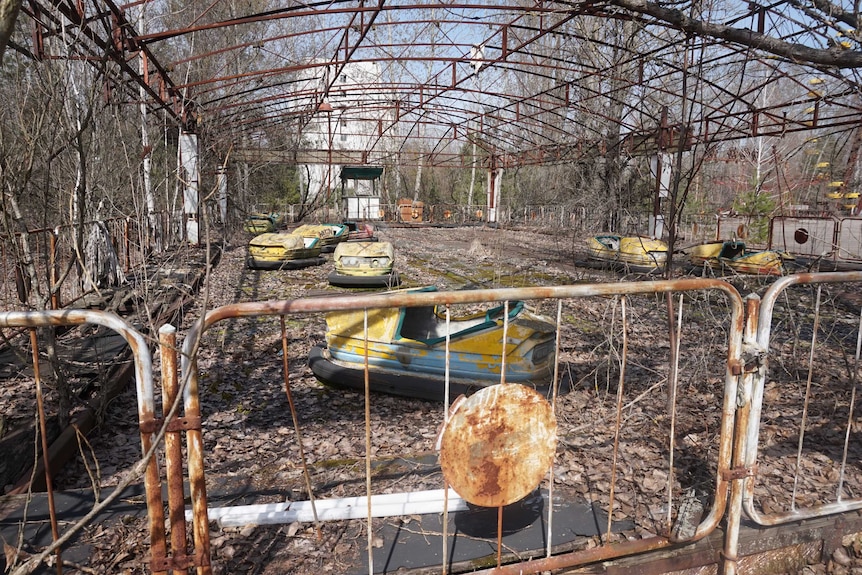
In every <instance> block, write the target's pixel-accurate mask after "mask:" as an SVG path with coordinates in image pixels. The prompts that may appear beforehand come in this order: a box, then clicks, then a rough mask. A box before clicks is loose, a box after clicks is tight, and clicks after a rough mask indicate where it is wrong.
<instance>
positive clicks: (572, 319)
mask: <svg viewBox="0 0 862 575" xmlns="http://www.w3.org/2000/svg"><path fill="white" fill-rule="evenodd" d="M379 236H380V239H382V240H387V241H391V242H392V243H393V244H394V246H395V250H396V265H395V268H396V270H397V271H398V272H399V274H400V275H401V277H402V280H403V285H404V286H405V287H413V286H422V285H436V286H437V287H438V289H441V290H448V289H469V288H493V287H525V286H542V285H566V284H575V283H585V282H590V283H603V282H616V281H619V280H621V279H624V280H631V281H638V280H642V279H644V278H642V277H637V276H633V275H630V276H622V275H621V274H619V273H616V272H611V271H607V270H601V269H590V268H583V267H576V266H575V262H576V261H579V260H580V259H582V255H583V254H581V253H580V251H579V250H580V246H581V245H582V244H583V242H582V241H581V240H579V239H573V238H571V237H562V236H552V235H542V234H536V233H533V232H529V231H519V230H502V229H488V228H478V227H477V228H467V229H446V228H428V229H419V230H417V229H408V228H394V227H393V228H382V229H380V230H379ZM247 239H248V238H243V237H238V238H236V239H235V240H234V242H233V243H232V244H231V245H227V246H225V248H224V253H223V255H222V258H221V261H220V262H219V264H218V265H217V266H216V267H215V268H214V269H213V270H212V272H211V274H210V277H209V278H208V279H207V281H206V284H205V286H204V288H203V290H202V291H201V293H200V294H199V297H198V299H197V303H196V305H195V307H194V308H193V309H191V310H189V311H188V312H186V314H185V321H184V323H183V325H181V326H179V328H180V329H179V340H180V341H182V337H183V335H184V334H185V333H187V332H188V329H189V327H190V326H191V325H192V322H193V321H194V320H195V319H197V318H198V317H200V316H201V315H202V314H204V313H205V312H206V311H207V310H208V309H213V308H215V307H218V306H222V305H226V304H230V303H237V302H247V301H264V300H281V299H294V298H299V297H316V296H327V295H333V294H337V293H345V292H348V291H349V290H346V289H342V288H334V287H332V286H330V285H329V284H328V282H327V274H328V272H329V270H330V269H331V264H327V265H324V266H318V267H311V268H306V269H302V270H292V271H259V270H250V269H247V268H246V267H245V256H246V253H245V242H246V241H247ZM729 279H730V281H731V282H732V283H733V284H734V285H735V287H736V288H737V289H738V290H739V292H740V293H741V294H742V295H743V296H745V295H746V294H748V293H752V292H756V293H759V294H762V293H763V292H764V291H765V289H766V288H767V287H768V286H769V285H770V280H764V279H759V278H750V277H748V278H744V277H733V278H729ZM852 292H853V289H848V287H847V286H843V287H841V286H837V287H829V288H824V289H823V291H822V293H821V294H820V298H821V299H820V301H821V303H820V309H821V315H822V318H821V320H820V325H819V329H818V332H817V339H816V343H815V354H816V357H817V358H818V361H817V362H816V364H815V366H814V368H813V373H809V371H808V361H807V360H808V355H809V353H810V351H811V340H812V333H813V332H812V329H813V310H814V309H815V298H816V297H817V292H816V288H810V287H809V288H801V287H800V288H793V289H791V290H789V291H788V293H787V296H785V297H783V298H782V300H781V302H780V303H779V306H778V308H777V310H776V319H775V321H774V325H773V344H772V347H773V353H772V354H771V355H770V379H769V381H768V383H767V386H766V388H765V390H764V407H763V414H762V422H761V431H760V437H761V440H760V450H761V452H760V455H759V462H758V481H757V484H756V488H755V505H756V507H757V508H758V511H759V512H760V513H762V514H770V513H775V512H784V511H786V510H788V509H791V508H792V507H793V506H794V505H795V506H796V507H807V506H811V505H818V504H821V503H824V502H828V501H834V499H835V493H836V485H839V482H840V488H841V490H842V497H843V498H851V497H859V496H860V495H862V470H860V469H859V465H860V463H859V462H860V460H862V453H860V451H862V445H860V442H859V441H858V434H859V429H860V422H859V420H858V417H857V416H856V415H855V414H854V415H852V416H850V417H849V421H850V429H849V433H850V437H851V439H850V441H849V452H848V454H847V458H846V461H847V466H846V468H845V469H844V470H843V471H844V472H843V474H842V473H841V471H842V469H841V461H842V457H843V454H842V450H843V445H844V439H845V434H846V432H847V431H848V430H847V422H848V409H849V405H850V401H851V392H852V384H851V383H848V382H852V381H853V378H852V374H853V371H854V370H855V364H854V355H855V347H856V331H857V324H858V310H859V306H858V303H856V304H853V303H852V302H851V303H848V300H849V299H850V298H849V296H847V294H848V293H852ZM671 302H672V307H673V311H672V314H673V315H672V317H673V320H671V321H669V320H668V300H667V298H666V297H665V295H663V294H655V295H639V296H629V297H627V298H625V301H624V302H623V301H622V300H621V299H620V298H618V297H600V296H595V297H589V298H580V299H574V300H566V301H564V303H563V305H562V309H561V317H562V322H561V323H562V326H561V330H560V331H561V340H560V354H559V360H560V382H561V393H560V395H559V396H558V397H557V400H556V404H555V412H556V418H557V424H558V446H557V452H556V458H555V465H554V472H553V481H554V485H553V492H554V497H555V498H557V497H559V498H561V499H563V500H574V501H584V502H589V503H593V504H595V505H596V506H597V507H598V508H600V509H602V510H605V511H606V510H607V508H608V506H609V503H610V500H611V496H612V493H613V501H614V507H613V513H612V519H613V521H614V522H621V523H620V524H621V525H622V524H625V529H614V530H613V533H611V534H610V535H608V534H607V533H603V535H602V536H601V538H598V537H595V538H581V539H580V540H579V541H575V542H573V543H572V545H571V549H578V548H589V547H594V546H596V545H599V544H602V543H606V542H609V541H610V542H613V541H621V540H632V539H640V538H645V537H650V536H653V535H656V534H666V533H668V532H670V531H671V530H672V529H674V528H676V529H679V528H680V525H679V524H678V523H681V522H682V518H680V517H677V515H678V513H679V505H680V502H681V501H682V500H684V499H685V500H687V501H688V502H692V501H693V502H695V503H696V504H697V505H696V508H697V509H701V510H702V514H703V515H704V516H705V515H706V513H707V512H708V510H709V509H710V507H711V506H712V505H713V503H714V501H713V497H714V489H715V482H716V479H715V476H716V470H717V461H716V460H717V457H718V449H719V435H720V432H721V416H722V406H723V405H722V404H723V402H724V371H725V359H726V354H727V341H728V337H729V326H730V307H729V304H728V301H727V298H726V297H725V296H724V295H722V294H721V293H720V292H717V291H703V292H690V293H686V294H685V296H683V297H680V296H679V295H678V294H675V295H674V296H673V298H672V299H671ZM529 305H530V306H531V307H533V308H534V309H536V310H537V311H539V312H540V313H543V314H545V315H547V316H548V317H550V318H556V314H557V307H556V306H557V304H556V302H554V301H543V302H529ZM680 307H681V308H682V321H681V322H680V323H679V327H677V316H676V314H677V313H679V310H680ZM285 325H286V338H287V350H288V361H287V363H288V372H289V373H288V376H289V377H288V378H289V382H290V390H291V394H292V398H293V401H294V405H295V408H296V414H297V417H298V421H299V430H298V432H297V429H296V428H295V427H294V425H293V420H292V417H291V411H290V406H289V403H288V399H287V395H286V393H285V384H284V373H283V363H282V359H283V358H282V334H281V323H280V319H279V318H278V317H260V318H243V319H235V320H227V321H222V322H220V323H218V324H216V325H215V326H213V327H212V328H211V329H210V330H209V331H208V332H207V333H206V334H205V336H204V337H203V341H202V343H201V347H200V350H199V356H198V369H199V384H200V394H201V406H202V413H203V423H202V425H203V439H204V448H205V467H206V469H205V472H206V478H207V491H208V493H209V494H210V498H211V501H210V504H211V505H214V504H215V503H214V501H217V502H218V504H220V505H225V506H227V505H234V504H244V503H247V502H250V501H251V500H250V499H248V496H249V494H254V495H255V498H254V502H255V503H262V502H268V503H269V502H271V503H274V502H283V501H285V499H290V500H297V501H298V500H307V499H308V498H309V494H308V489H307V487H306V479H305V475H304V471H303V465H302V461H303V458H302V456H303V455H304V458H305V460H306V462H307V465H308V473H309V480H310V484H311V488H312V490H313V495H314V497H315V499H327V498H339V497H348V496H363V495H365V494H366V484H365V481H366V480H365V456H366V441H365V433H366V420H365V405H364V398H363V395H362V394H359V393H356V392H353V391H348V390H343V389H336V388H332V387H327V386H324V385H322V384H321V383H319V382H318V381H317V380H316V379H315V378H314V377H313V375H312V374H311V372H310V370H309V369H308V367H307V363H306V362H307V357H308V353H309V350H310V349H311V347H312V346H314V345H317V344H321V343H323V337H324V330H325V322H324V318H323V316H322V315H296V316H289V317H286V318H285ZM669 326H673V329H679V341H680V356H679V362H678V366H677V378H676V379H677V383H676V389H677V393H676V397H675V398H673V399H672V398H671V394H669V389H670V386H669V377H670V376H671V372H672V370H671V369H670V368H669V366H670V360H669V358H670V338H669V329H670V328H669ZM624 351H625V355H624ZM155 359H156V367H155V368H154V369H155V370H156V373H159V372H158V369H159V368H158V357H156V358H155ZM621 374H622V377H621ZM809 381H810V382H811V383H810V384H809ZM806 396H807V397H809V401H808V404H807V406H806V403H805V398H806ZM135 401H136V400H135V394H134V390H129V391H128V392H127V393H125V394H124V395H123V396H121V397H120V398H119V399H118V400H117V401H116V402H115V403H114V405H112V407H111V409H110V411H109V412H108V413H107V414H105V420H104V425H103V429H104V430H105V431H104V432H103V433H100V434H96V435H95V436H93V437H91V438H90V444H91V448H92V457H93V458H95V461H96V462H97V463H98V467H97V468H96V469H97V471H96V472H95V473H94V472H93V469H94V465H93V463H92V462H90V463H89V465H88V466H89V468H90V472H89V473H88V472H87V469H86V468H85V466H84V464H83V462H82V461H81V460H80V458H79V460H77V461H75V462H74V463H72V464H70V465H68V466H67V467H66V468H65V469H64V470H63V471H62V472H61V474H60V476H59V477H57V479H56V483H57V486H58V487H59V488H60V489H73V488H75V489H77V488H80V489H86V488H90V487H91V486H92V484H93V483H94V482H95V483H97V484H98V485H99V487H100V488H108V487H110V486H112V485H116V484H117V482H118V480H119V477H120V475H121V474H122V472H123V471H124V470H126V469H128V468H129V467H130V466H131V465H132V464H133V463H134V461H135V459H136V458H137V457H138V456H139V454H140V439H139V435H138V429H137V425H136V417H135V413H136V403H135ZM672 401H673V403H671V402H672ZM803 411H804V412H805V413H804V418H805V419H803ZM443 415H444V414H443V406H442V405H440V404H437V403H434V402H425V401H417V400H409V399H403V398H397V397H392V396H387V395H381V394H373V396H372V403H371V407H370V420H369V421H368V425H369V426H370V433H371V437H372V444H371V448H370V455H371V459H372V462H373V472H372V490H373V492H374V493H397V492H410V491H417V490H425V489H440V488H442V487H443V486H444V481H443V477H442V474H441V472H440V468H439V464H438V462H437V454H436V451H435V443H436V440H437V437H438V434H439V432H440V429H441V426H442V423H443ZM617 421H619V429H620V433H619V435H617V434H616V433H615V429H616V427H617ZM802 421H805V434H804V441H803V445H802V446H803V448H802V452H801V456H799V457H798V456H797V452H798V450H797V447H798V444H799V437H800V427H801V423H800V422H802ZM671 435H672V437H673V450H672V451H671V450H670V449H669V444H670V438H671ZM298 437H301V441H302V452H301V450H300V444H299V439H298ZM671 454H672V460H671ZM161 464H162V469H163V462H161ZM671 469H672V472H671V471H670V470H671ZM541 487H542V488H543V489H547V488H548V487H550V485H549V478H546V479H545V480H544V481H543V485H542V486H541ZM669 488H670V489H671V490H672V496H673V501H674V503H673V505H672V506H671V508H670V510H669V508H668V489H669ZM231 494H233V496H231ZM698 518H699V517H694V518H693V519H692V518H686V520H687V521H689V522H691V521H693V522H694V523H695V524H696V522H697V520H698ZM678 519H679V520H680V521H677V520H678ZM396 524H397V525H399V526H400V527H401V528H403V529H404V530H407V531H414V532H420V533H421V529H422V527H421V525H420V521H419V518H418V517H416V516H413V517H394V518H386V519H376V520H375V523H374V525H375V527H376V529H375V532H374V533H373V534H372V536H371V538H369V537H368V535H367V533H366V524H365V522H364V521H360V520H352V521H332V522H323V523H321V524H320V525H319V527H315V526H314V525H313V524H309V523H292V524H287V525H275V526H246V527H219V526H218V525H217V524H216V523H215V522H212V523H211V532H210V537H211V542H212V558H213V570H214V572H215V573H219V574H227V573H257V574H276V573H279V574H281V573H294V574H297V575H311V574H315V575H319V574H320V573H345V574H346V573H355V572H356V569H357V558H360V557H363V556H364V555H365V554H366V553H367V551H366V548H367V545H368V542H369V540H370V541H371V544H372V546H373V547H381V546H383V545H384V544H385V543H386V541H385V539H384V537H385V535H384V531H383V529H382V528H383V527H385V526H386V525H396ZM492 531H493V529H492ZM82 540H83V541H84V542H85V543H87V544H89V545H91V546H92V549H93V554H92V557H91V559H90V562H89V564H88V568H89V569H91V570H93V572H99V573H128V574H132V573H148V572H149V568H148V559H149V537H148V534H147V526H146V520H145V517H142V516H129V517H128V519H127V520H123V521H120V522H114V523H111V524H95V525H90V526H88V527H87V528H86V529H85V534H84V536H83V537H82ZM490 541H491V542H492V544H495V541H496V540H495V537H492V538H491V539H490ZM843 543H844V546H839V547H838V549H837V550H836V552H835V554H833V557H832V558H830V559H829V561H827V562H825V563H818V564H812V565H808V566H805V567H804V569H803V570H804V572H808V573H850V572H859V571H858V570H859V569H862V561H860V559H859V551H860V543H859V542H858V541H857V540H856V539H855V538H851V539H848V540H846V541H844V542H843ZM438 571H439V569H438ZM432 572H434V571H433V570H432Z"/></svg>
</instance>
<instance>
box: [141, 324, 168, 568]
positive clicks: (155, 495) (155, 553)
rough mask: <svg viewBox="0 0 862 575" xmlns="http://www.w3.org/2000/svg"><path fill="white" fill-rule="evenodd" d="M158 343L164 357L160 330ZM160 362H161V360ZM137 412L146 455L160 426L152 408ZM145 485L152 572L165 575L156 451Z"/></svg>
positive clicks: (145, 474) (161, 503) (165, 554)
mask: <svg viewBox="0 0 862 575" xmlns="http://www.w3.org/2000/svg"><path fill="white" fill-rule="evenodd" d="M162 329H164V328H162ZM159 346H160V352H161V356H162V358H164V357H165V355H166V352H165V348H166V347H167V346H166V344H165V342H164V338H163V335H162V330H159ZM162 361H163V362H164V359H162ZM163 385H164V383H163ZM140 399H141V398H139V400H140ZM149 399H153V398H149ZM139 411H141V413H140V415H139V417H140V423H139V424H140V428H141V449H142V451H143V453H145V454H146V453H148V452H149V451H150V450H151V449H152V447H153V434H154V433H155V432H156V431H158V427H159V425H158V422H157V421H156V419H155V414H154V413H153V411H152V409H146V410H141V409H140V401H139ZM144 486H145V488H146V493H147V519H148V521H149V533H150V568H151V569H152V570H153V573H154V574H158V575H161V574H163V573H164V574H166V573H167V570H166V568H165V566H166V565H167V542H166V541H165V508H164V502H163V501H162V479H161V477H160V475H159V463H158V460H157V458H156V457H155V454H153V457H152V458H150V460H149V461H148V462H147V469H146V472H145V473H144Z"/></svg>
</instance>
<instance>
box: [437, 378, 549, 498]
mask: <svg viewBox="0 0 862 575" xmlns="http://www.w3.org/2000/svg"><path fill="white" fill-rule="evenodd" d="M555 449H556V420H555V419H554V415H553V410H552V409H551V406H550V404H549V403H548V402H547V400H545V398H544V397H542V396H541V395H539V394H538V393H537V392H536V391H535V390H533V389H532V388H529V387H527V386H523V385H519V384H498V385H494V386H491V387H488V388H484V389H482V390H480V391H479V392H477V393H476V394H474V395H473V396H471V397H469V398H467V399H466V400H465V401H464V402H463V403H462V405H460V406H459V408H458V410H457V411H455V412H454V413H453V415H452V417H451V418H450V419H449V421H448V422H447V423H446V425H445V427H444V429H443V432H442V435H441V441H440V464H441V467H442V469H443V475H444V476H445V477H446V480H447V482H448V483H449V484H450V485H451V486H452V488H453V489H455V491H456V492H458V494H459V495H461V497H463V498H464V499H466V500H467V501H469V502H470V503H473V504H474V505H481V506H485V507H497V506H501V505H508V504H509V503H514V502H515V501H518V500H519V499H522V498H523V497H524V496H526V495H527V494H529V493H530V492H531V491H532V490H533V489H535V487H536V486H537V485H538V484H539V482H541V480H542V478H543V477H544V475H545V473H547V470H548V469H549V467H550V465H551V463H552V462H553V458H554V451H555Z"/></svg>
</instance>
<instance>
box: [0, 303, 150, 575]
mask: <svg viewBox="0 0 862 575" xmlns="http://www.w3.org/2000/svg"><path fill="white" fill-rule="evenodd" d="M85 324H89V325H97V326H102V327H105V328H108V329H110V330H113V331H114V332H116V333H117V334H118V335H119V336H121V337H122V338H123V339H124V340H125V341H126V343H128V345H129V347H130V349H131V352H132V356H133V358H134V365H135V378H136V382H137V383H136V385H137V395H138V418H139V421H140V423H141V448H142V451H143V453H144V455H145V458H144V459H143V460H142V461H144V462H145V464H146V477H147V481H148V484H150V485H156V486H158V485H159V484H160V479H159V470H158V463H157V459H156V458H155V457H152V455H153V453H154V452H155V450H156V447H157V445H158V442H159V441H160V440H161V437H162V433H163V432H160V433H156V432H159V429H158V428H157V426H155V425H153V422H154V421H155V403H154V400H153V390H154V386H153V363H152V356H151V354H150V350H149V348H148V347H147V341H146V339H145V338H144V336H143V335H141V333H140V332H138V331H137V330H135V329H134V328H132V326H131V325H129V324H128V323H127V322H125V321H124V320H123V319H121V318H120V317H118V316H116V315H115V314H112V313H106V312H102V311H90V310H52V311H40V312H36V311H32V312H23V311H10V312H0V327H13V328H24V329H27V330H29V332H30V347H31V352H32V360H33V375H34V383H35V386H34V387H35V389H34V392H35V399H36V406H37V413H38V425H39V437H40V440H41V446H40V450H41V456H42V458H43V461H44V470H45V484H46V486H47V494H48V511H49V516H50V523H51V531H52V535H53V540H54V543H53V545H51V546H50V547H48V548H47V549H46V550H44V551H42V552H41V553H39V554H36V555H34V556H33V557H32V558H30V559H28V560H27V561H26V563H27V564H30V565H34V566H35V565H38V564H39V563H41V562H43V561H44V560H45V559H46V558H47V557H48V556H49V555H51V554H52V553H54V554H56V558H57V563H58V565H61V564H62V563H61V561H60V554H61V552H60V547H61V546H62V545H63V544H64V543H66V542H68V541H69V540H71V539H72V538H73V537H74V536H75V535H76V533H78V531H80V528H81V527H82V526H83V525H85V524H86V523H87V522H88V521H92V520H93V519H94V518H95V517H97V516H98V515H99V513H101V512H102V511H103V510H104V509H106V508H107V507H109V506H110V505H111V504H113V503H114V502H115V501H116V499H117V498H119V496H120V495H121V490H120V489H117V490H115V491H114V492H113V493H111V494H110V495H108V496H106V497H105V498H103V499H102V500H100V501H97V502H96V503H95V504H94V506H93V508H92V509H91V510H90V511H89V512H88V513H87V514H86V515H85V516H84V517H83V518H81V521H80V522H79V523H78V524H77V525H78V527H77V528H75V527H74V526H73V527H71V528H69V529H67V530H66V531H64V532H63V533H62V534H61V533H60V530H59V522H58V519H57V510H56V509H55V505H54V498H53V488H52V478H51V465H50V464H49V461H48V445H47V438H46V436H47V434H46V415H45V408H44V402H43V391H42V378H41V375H40V369H39V366H40V363H41V362H40V346H39V339H38V335H37V328H42V327H55V326H74V325H85ZM145 429H146V431H145ZM130 473H134V470H133V471H131V472H130ZM147 506H148V510H149V513H150V514H151V517H152V518H153V519H152V522H151V527H152V528H151V530H150V539H151V542H152V548H153V553H154V554H156V553H158V552H159V548H160V546H162V544H163V541H164V534H165V531H164V513H163V511H162V500H161V489H160V488H155V489H149V490H148V491H147ZM160 514H161V521H159V515H160ZM163 549H164V548H163V546H162V550H163ZM7 567H8V566H7ZM58 569H60V567H59V566H58ZM58 572H59V571H58Z"/></svg>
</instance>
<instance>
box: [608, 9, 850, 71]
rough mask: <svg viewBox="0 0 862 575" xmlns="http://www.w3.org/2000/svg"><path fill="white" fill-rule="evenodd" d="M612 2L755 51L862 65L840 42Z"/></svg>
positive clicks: (836, 15)
mask: <svg viewBox="0 0 862 575" xmlns="http://www.w3.org/2000/svg"><path fill="white" fill-rule="evenodd" d="M609 4H611V5H614V6H618V7H620V8H623V9H625V10H629V11H631V12H636V13H638V14H643V15H645V16H649V17H651V18H655V19H656V20H659V21H661V22H663V23H664V24H667V25H670V26H672V27H674V28H677V29H679V30H682V31H683V32H686V33H688V34H694V35H698V36H708V37H711V38H716V39H720V40H726V41H728V42H733V43H734V44H739V45H742V46H748V47H750V48H754V49H756V50H762V51H764V52H768V53H770V54H774V55H776V56H781V57H782V58H787V59H789V60H792V61H794V62H807V63H809V64H818V65H822V66H835V67H838V68H859V67H862V52H860V51H858V50H850V49H847V48H844V47H842V46H839V45H835V46H832V47H830V48H825V49H824V48H812V47H811V46H806V45H804V44H800V43H797V42H787V41H785V40H781V39H779V38H775V37H773V36H769V35H766V34H761V33H759V32H754V31H753V30H749V29H747V28H734V27H733V26H726V25H724V24H715V23H712V22H705V21H703V20H697V19H695V18H691V17H689V16H687V15H686V14H685V13H683V12H682V11H681V10H676V9H672V8H665V7H664V6H662V5H661V4H658V3H655V2H647V1H646V0H610V2H609ZM815 5H816V6H817V7H818V8H820V9H821V10H830V12H828V13H827V14H828V17H827V18H824V21H834V20H840V21H842V22H845V23H848V24H849V25H852V26H854V27H855V24H850V23H851V22H855V21H856V17H855V15H853V14H849V13H845V12H842V11H840V10H839V9H838V8H837V7H835V6H833V5H832V4H831V3H830V2H827V1H826V0H818V1H816V2H815ZM833 11H834V12H833Z"/></svg>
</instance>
